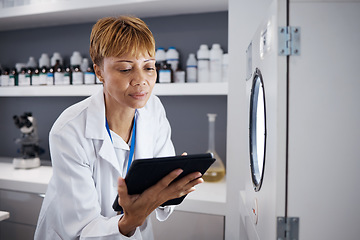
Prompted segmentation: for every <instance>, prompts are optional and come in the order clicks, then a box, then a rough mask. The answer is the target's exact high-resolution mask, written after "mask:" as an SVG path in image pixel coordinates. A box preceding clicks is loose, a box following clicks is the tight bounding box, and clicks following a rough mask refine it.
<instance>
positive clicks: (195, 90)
mask: <svg viewBox="0 0 360 240" xmlns="http://www.w3.org/2000/svg"><path fill="white" fill-rule="evenodd" d="M101 88H102V85H101V84H96V85H95V84H94V85H68V86H55V85H54V86H13V87H0V97H57V96H90V95H91V94H93V93H95V92H96V91H98V90H99V89H101ZM153 92H154V94H156V95H158V96H188V95H227V93H228V84H227V83H226V82H221V83H157V84H155V87H154V90H153Z"/></svg>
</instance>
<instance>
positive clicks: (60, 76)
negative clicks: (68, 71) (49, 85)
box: [54, 72, 64, 85]
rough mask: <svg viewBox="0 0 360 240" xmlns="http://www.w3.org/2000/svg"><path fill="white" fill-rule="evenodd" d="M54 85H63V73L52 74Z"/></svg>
mask: <svg viewBox="0 0 360 240" xmlns="http://www.w3.org/2000/svg"><path fill="white" fill-rule="evenodd" d="M54 85H64V73H63V72H55V73H54Z"/></svg>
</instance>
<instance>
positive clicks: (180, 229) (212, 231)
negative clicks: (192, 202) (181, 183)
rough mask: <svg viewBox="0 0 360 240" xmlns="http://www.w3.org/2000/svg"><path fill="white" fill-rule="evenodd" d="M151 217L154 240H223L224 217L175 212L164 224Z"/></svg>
mask: <svg viewBox="0 0 360 240" xmlns="http://www.w3.org/2000/svg"><path fill="white" fill-rule="evenodd" d="M151 217H152V225H153V230H154V238H155V239H156V240H168V239H171V240H184V239H196V240H222V239H224V225H225V216H219V215H211V214H201V213H192V212H182V211H176V210H175V211H174V212H173V213H172V214H171V216H170V217H169V218H168V219H167V220H166V221H164V222H159V221H158V220H156V218H155V216H154V214H152V215H151Z"/></svg>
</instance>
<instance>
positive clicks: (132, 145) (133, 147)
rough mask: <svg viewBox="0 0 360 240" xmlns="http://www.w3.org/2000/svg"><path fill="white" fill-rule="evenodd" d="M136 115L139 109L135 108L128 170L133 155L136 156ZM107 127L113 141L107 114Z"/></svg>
mask: <svg viewBox="0 0 360 240" xmlns="http://www.w3.org/2000/svg"><path fill="white" fill-rule="evenodd" d="M136 115H137V110H135V117H134V126H133V130H132V137H131V146H130V154H129V161H128V166H127V172H128V171H129V168H130V165H131V162H132V160H133V156H134V150H135V134H136ZM105 127H106V130H107V132H108V134H109V137H110V140H111V142H113V140H112V137H111V134H110V128H109V124H108V121H107V118H106V116H105Z"/></svg>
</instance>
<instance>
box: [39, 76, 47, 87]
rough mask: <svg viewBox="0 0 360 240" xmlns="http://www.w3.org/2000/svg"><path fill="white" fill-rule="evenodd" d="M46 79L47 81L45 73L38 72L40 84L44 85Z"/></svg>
mask: <svg viewBox="0 0 360 240" xmlns="http://www.w3.org/2000/svg"><path fill="white" fill-rule="evenodd" d="M46 81H47V73H40V76H39V82H40V83H39V84H40V85H46Z"/></svg>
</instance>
